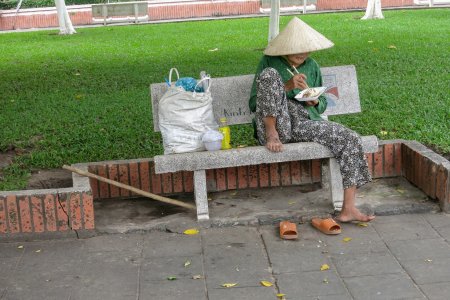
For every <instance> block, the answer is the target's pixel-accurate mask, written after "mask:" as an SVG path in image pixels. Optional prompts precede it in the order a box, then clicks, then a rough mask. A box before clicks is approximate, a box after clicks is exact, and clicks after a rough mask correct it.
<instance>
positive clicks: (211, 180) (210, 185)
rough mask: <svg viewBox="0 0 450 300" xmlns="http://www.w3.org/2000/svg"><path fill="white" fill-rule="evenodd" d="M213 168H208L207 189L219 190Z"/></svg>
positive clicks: (210, 190) (211, 190)
mask: <svg viewBox="0 0 450 300" xmlns="http://www.w3.org/2000/svg"><path fill="white" fill-rule="evenodd" d="M214 173H215V172H214V170H213V169H209V170H206V189H207V191H209V192H215V191H217V183H216V177H215V174H214Z"/></svg>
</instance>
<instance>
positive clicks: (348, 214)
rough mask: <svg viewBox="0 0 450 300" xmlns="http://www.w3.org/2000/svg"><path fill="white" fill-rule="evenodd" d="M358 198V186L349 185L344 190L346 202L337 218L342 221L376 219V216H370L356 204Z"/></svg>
mask: <svg viewBox="0 0 450 300" xmlns="http://www.w3.org/2000/svg"><path fill="white" fill-rule="evenodd" d="M355 199H356V186H351V187H348V188H346V189H345V190H344V204H343V205H342V210H341V213H340V214H339V216H337V218H336V219H337V220H338V221H341V222H351V221H360V222H369V221H372V220H373V219H375V216H368V215H365V214H363V213H361V212H360V211H359V209H357V208H356V205H355Z"/></svg>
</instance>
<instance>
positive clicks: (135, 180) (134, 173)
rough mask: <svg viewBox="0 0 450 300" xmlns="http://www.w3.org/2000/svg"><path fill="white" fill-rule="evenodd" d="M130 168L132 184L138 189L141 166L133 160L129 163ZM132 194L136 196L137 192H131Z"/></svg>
mask: <svg viewBox="0 0 450 300" xmlns="http://www.w3.org/2000/svg"><path fill="white" fill-rule="evenodd" d="M128 167H129V168H130V185H131V186H132V187H135V188H137V189H140V188H141V186H140V183H139V167H138V164H137V163H135V162H132V163H130V164H129V165H128ZM130 195H133V196H136V195H137V194H136V193H134V192H130Z"/></svg>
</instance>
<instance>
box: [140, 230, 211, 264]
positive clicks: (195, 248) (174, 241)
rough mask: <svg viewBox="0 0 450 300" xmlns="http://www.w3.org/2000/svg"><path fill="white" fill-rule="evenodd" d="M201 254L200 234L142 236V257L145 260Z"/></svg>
mask: <svg viewBox="0 0 450 300" xmlns="http://www.w3.org/2000/svg"><path fill="white" fill-rule="evenodd" d="M201 253H202V244H201V238H200V234H196V235H185V234H178V233H166V232H153V233H152V234H151V235H144V245H143V256H144V257H146V258H148V257H172V256H190V255H199V254H201Z"/></svg>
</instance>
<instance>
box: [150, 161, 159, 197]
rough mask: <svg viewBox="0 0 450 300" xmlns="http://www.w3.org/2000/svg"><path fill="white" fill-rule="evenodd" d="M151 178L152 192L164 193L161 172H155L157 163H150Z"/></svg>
mask: <svg viewBox="0 0 450 300" xmlns="http://www.w3.org/2000/svg"><path fill="white" fill-rule="evenodd" d="M150 178H151V182H152V193H154V194H162V178H161V174H155V164H154V163H153V162H151V163H150Z"/></svg>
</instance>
